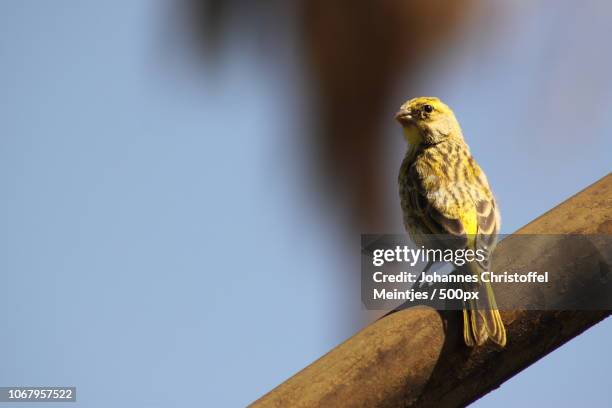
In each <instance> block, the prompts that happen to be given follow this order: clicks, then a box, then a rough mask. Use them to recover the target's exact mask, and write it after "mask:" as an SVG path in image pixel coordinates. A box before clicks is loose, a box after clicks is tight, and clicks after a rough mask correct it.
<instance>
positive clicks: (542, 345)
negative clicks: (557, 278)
mask: <svg viewBox="0 0 612 408" xmlns="http://www.w3.org/2000/svg"><path fill="white" fill-rule="evenodd" d="M517 233H518V234H612V175H610V174H609V175H607V176H606V177H604V178H603V179H601V180H600V181H598V182H597V183H595V184H594V185H592V186H590V187H588V188H587V189H585V190H584V191H582V192H580V193H578V194H577V195H575V196H574V197H572V198H570V199H569V200H567V201H566V202H564V203H562V204H560V205H559V206H557V207H556V208H554V209H553V210H551V211H549V212H547V213H546V214H544V215H542V216H541V217H539V218H537V219H536V220H534V221H533V222H531V223H529V224H528V225H526V226H525V227H523V228H521V229H520V230H519V231H517ZM577 250H579V251H587V253H588V254H589V255H588V256H577V253H576V251H577ZM516 251H517V249H516V248H515V247H514V246H513V245H512V242H509V243H508V242H506V243H504V242H502V244H500V247H499V248H498V250H497V251H496V259H498V261H496V260H495V259H494V264H495V263H496V262H499V263H500V265H505V264H504V263H507V264H508V265H509V266H510V267H512V265H513V264H514V263H520V264H523V263H525V262H534V263H535V264H536V265H535V266H536V267H534V268H533V270H537V268H538V267H546V266H549V267H550V269H554V268H555V267H558V265H568V266H567V267H566V268H565V269H563V271H564V272H562V273H563V274H564V279H563V280H562V284H561V286H558V285H549V286H548V287H545V288H537V289H533V288H530V289H529V288H528V289H520V290H524V292H523V293H520V292H517V291H516V290H514V291H513V290H512V289H511V288H508V290H507V291H505V290H503V289H502V290H501V291H498V293H499V296H500V297H503V296H522V297H524V298H525V299H526V301H532V302H534V304H536V305H537V304H538V302H541V301H542V299H547V298H550V297H551V296H565V297H568V296H569V297H572V299H573V298H575V299H581V298H583V295H582V293H583V292H584V291H586V292H588V293H589V295H588V296H589V297H592V296H598V294H599V295H601V296H605V295H606V293H610V292H606V291H601V290H598V289H597V288H601V287H602V286H603V287H608V286H609V285H612V279H611V278H612V274H611V273H610V263H609V261H610V248H609V247H604V248H598V249H594V246H593V245H591V244H590V243H585V246H584V247H583V248H578V249H576V250H571V249H570V248H567V247H566V245H564V243H563V240H561V241H558V240H557V241H554V242H547V241H544V242H543V243H542V247H537V246H536V247H534V248H533V251H532V252H531V253H530V252H521V253H516ZM542 251H545V252H546V254H547V256H540V257H538V258H537V259H536V258H534V254H538V253H542ZM589 251H590V252H589ZM581 254H584V252H581ZM530 265H531V264H530ZM530 270H531V269H530ZM578 276H579V277H580V279H578V278H577V277H578ZM586 292H584V293H586ZM609 314H610V310H605V311H538V310H515V311H505V312H502V318H503V320H504V323H505V324H506V327H507V331H508V339H509V341H508V345H507V346H506V348H505V349H503V350H500V349H497V348H495V347H493V346H484V347H477V348H473V349H469V348H467V347H465V346H464V345H463V342H462V339H461V337H460V336H459V333H460V328H459V327H460V322H459V321H458V313H457V312H453V311H447V312H438V311H436V310H434V309H431V308H427V307H412V308H408V309H404V310H399V311H397V312H396V313H392V314H390V315H388V316H386V317H385V318H383V319H381V320H379V321H377V322H375V323H373V324H371V325H370V326H368V327H366V328H365V329H363V330H361V331H360V332H359V333H357V334H356V335H354V336H353V337H351V338H350V339H348V340H347V341H345V342H344V343H343V344H341V345H339V346H338V347H336V348H335V349H333V350H332V351H330V352H329V353H328V354H326V355H325V356H323V357H321V358H320V359H319V360H317V361H315V362H314V363H313V364H311V365H310V366H308V367H307V368H305V369H304V370H302V371H301V372H299V373H298V374H296V375H295V376H293V377H291V378H290V379H289V380H287V381H286V382H284V383H283V384H281V385H280V386H278V387H277V388H275V389H274V390H272V391H271V392H269V393H268V394H266V395H265V396H263V397H262V398H261V399H259V400H258V401H256V402H254V403H253V406H254V407H288V406H291V407H319V406H325V407H333V406H341V407H365V406H367V407H417V406H418V407H458V406H464V405H466V404H468V403H470V402H472V401H474V400H475V399H477V398H479V397H481V396H482V395H484V394H486V393H487V392H489V391H491V390H493V389H495V388H496V387H498V386H499V385H500V384H501V383H502V382H504V381H505V380H507V379H508V378H510V377H512V376H513V375H515V374H516V373H518V372H519V371H521V370H523V369H525V368H526V367H528V366H529V365H531V364H533V363H534V362H535V361H537V360H538V359H540V358H542V357H543V356H545V355H546V354H548V353H550V352H551V351H553V350H555V349H556V348H557V347H559V346H561V345H562V344H564V343H565V342H567V341H568V340H570V339H572V338H573V337H575V336H577V335H579V334H580V333H582V332H583V331H584V330H586V329H588V328H589V327H591V326H592V325H594V324H595V323H597V322H599V321H600V320H602V319H604V318H605V317H607V316H608V315H609Z"/></svg>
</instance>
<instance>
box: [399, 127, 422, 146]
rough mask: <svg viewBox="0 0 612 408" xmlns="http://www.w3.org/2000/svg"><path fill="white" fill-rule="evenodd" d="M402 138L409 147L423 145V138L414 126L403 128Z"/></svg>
mask: <svg viewBox="0 0 612 408" xmlns="http://www.w3.org/2000/svg"><path fill="white" fill-rule="evenodd" d="M403 130H404V137H405V138H406V141H408V143H410V145H411V146H418V145H420V144H421V143H423V136H422V135H421V132H420V130H419V128H418V127H416V126H404V128H403Z"/></svg>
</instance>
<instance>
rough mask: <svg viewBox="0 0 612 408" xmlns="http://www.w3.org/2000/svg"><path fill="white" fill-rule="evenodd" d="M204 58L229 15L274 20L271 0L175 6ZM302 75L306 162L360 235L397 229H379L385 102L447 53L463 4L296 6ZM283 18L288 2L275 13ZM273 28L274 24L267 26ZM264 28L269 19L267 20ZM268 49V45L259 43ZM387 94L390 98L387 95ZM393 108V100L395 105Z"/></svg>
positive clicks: (193, 0)
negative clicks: (308, 81) (310, 103)
mask: <svg viewBox="0 0 612 408" xmlns="http://www.w3.org/2000/svg"><path fill="white" fill-rule="evenodd" d="M183 1H186V2H187V3H185V5H186V6H187V7H186V8H185V10H186V12H187V13H188V16H189V20H190V22H191V23H192V25H193V26H192V27H191V28H192V29H193V30H194V31H193V32H195V33H196V34H197V37H198V38H199V44H201V45H202V50H203V51H204V52H207V53H210V52H213V53H214V52H215V51H216V50H218V48H219V46H221V45H222V37H223V35H224V33H226V32H227V25H228V18H229V16H231V15H232V10H237V9H238V10H240V11H241V12H240V14H239V16H240V18H241V19H243V20H244V26H248V27H249V28H253V27H251V26H252V25H253V24H258V22H259V24H261V21H262V20H261V19H257V18H251V17H252V16H253V15H257V14H259V15H261V14H262V13H263V14H265V15H266V16H268V18H269V16H270V15H272V16H274V14H275V13H277V14H278V16H277V18H278V19H282V18H283V15H282V12H281V11H279V10H282V9H283V7H279V5H280V4H281V3H280V2H279V1H277V0H269V1H253V0H251V1H247V0H225V1H224V0H183ZM291 4H292V6H293V7H295V10H296V12H297V18H298V23H299V28H298V29H299V38H300V40H301V42H302V44H301V45H302V47H303V50H302V53H303V54H304V56H305V59H304V60H303V61H304V62H305V64H306V65H307V66H306V69H307V70H308V71H309V72H311V76H310V77H311V78H312V80H313V81H314V82H315V83H314V84H313V88H314V89H315V92H316V97H315V100H314V103H315V105H316V106H315V107H314V109H313V111H314V112H315V115H317V117H318V118H319V119H318V121H319V126H320V128H319V129H315V130H314V131H312V132H310V133H309V134H312V135H315V138H314V140H313V142H314V143H315V148H316V151H317V153H318V155H317V158H313V162H314V163H315V166H316V167H317V169H318V170H319V175H320V176H321V177H320V179H321V180H323V181H324V183H325V185H326V186H327V187H328V190H327V191H329V192H331V193H333V195H335V196H336V197H337V198H339V199H340V200H342V202H344V203H346V207H347V208H348V209H349V211H350V212H351V215H352V216H353V217H352V219H353V221H354V225H353V226H354V227H356V228H358V229H359V230H360V231H369V232H373V231H384V230H397V226H390V225H389V224H388V217H387V216H386V214H387V205H388V203H386V202H385V201H386V200H385V195H388V193H386V192H385V190H386V188H387V187H386V186H388V182H389V181H388V180H384V179H383V178H384V177H385V176H384V175H383V172H382V171H381V170H382V169H383V168H384V165H381V163H384V162H385V157H384V156H383V146H384V145H385V143H384V141H383V140H381V139H382V136H381V135H382V129H383V125H384V124H385V123H388V122H389V121H391V120H392V117H393V114H394V111H388V109H389V102H390V98H391V97H392V96H393V95H394V93H396V92H397V90H396V89H395V87H397V86H398V84H399V83H400V81H401V84H402V85H404V86H406V85H407V89H406V93H405V97H406V98H408V97H412V96H415V95H413V94H411V93H410V90H409V88H410V83H411V81H412V82H414V80H415V74H416V73H417V71H418V70H419V69H421V68H422V64H424V63H426V61H427V59H428V57H429V56H431V55H432V53H436V52H440V51H441V49H442V48H444V47H447V46H449V44H450V42H449V40H451V39H452V38H453V35H454V34H455V33H456V31H457V29H458V28H460V27H461V26H462V23H463V22H465V21H466V20H467V19H466V17H467V16H468V15H469V13H470V10H471V9H472V6H473V1H472V0H461V1H445V0H411V1H406V0H385V1H356V0H332V1H330V0H295V1H294V2H292V3H291ZM284 6H285V8H284V10H286V6H287V3H285V4H284ZM272 20H273V19H272ZM266 21H270V20H266ZM267 46H269V44H267ZM394 91H395V92H394ZM398 102H399V101H398Z"/></svg>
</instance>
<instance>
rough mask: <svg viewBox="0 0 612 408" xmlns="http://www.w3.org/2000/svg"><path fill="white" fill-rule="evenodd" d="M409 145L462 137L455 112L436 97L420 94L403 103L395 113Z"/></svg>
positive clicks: (428, 143)
mask: <svg viewBox="0 0 612 408" xmlns="http://www.w3.org/2000/svg"><path fill="white" fill-rule="evenodd" d="M395 119H396V120H397V121H398V122H399V123H400V124H401V125H402V127H403V129H404V135H405V137H406V140H408V142H409V143H410V144H411V145H414V146H419V145H425V146H426V145H434V144H437V143H440V142H443V141H445V140H447V139H449V138H453V137H458V138H462V137H463V136H462V134H461V127H460V126H459V122H457V119H456V118H455V114H454V113H453V111H452V110H451V108H449V107H448V106H447V105H446V104H445V103H444V102H442V101H441V100H439V99H438V98H433V97H426V96H422V97H419V98H414V99H411V100H409V101H408V102H406V103H404V104H403V105H402V106H401V108H400V110H399V111H398V112H397V114H396V115H395Z"/></svg>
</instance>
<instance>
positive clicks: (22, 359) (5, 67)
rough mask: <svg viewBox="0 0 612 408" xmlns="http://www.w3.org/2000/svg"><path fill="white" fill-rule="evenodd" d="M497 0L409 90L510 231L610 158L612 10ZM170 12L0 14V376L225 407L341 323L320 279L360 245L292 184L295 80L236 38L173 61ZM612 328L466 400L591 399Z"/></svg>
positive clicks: (601, 400)
mask: <svg viewBox="0 0 612 408" xmlns="http://www.w3.org/2000/svg"><path fill="white" fill-rule="evenodd" d="M553 3H554V7H553ZM498 7H499V8H500V10H502V11H503V12H501V13H497V14H495V16H496V17H493V18H491V17H490V14H485V11H486V10H485V11H483V14H482V15H478V14H475V15H474V17H473V18H474V22H473V24H471V27H473V29H471V30H468V31H466V32H465V33H464V34H463V35H464V36H465V37H464V38H460V39H458V42H457V45H456V47H455V48H454V51H453V52H452V53H450V54H445V55H444V56H439V57H438V60H437V61H434V62H433V63H432V65H431V66H432V68H431V69H429V70H427V71H426V72H423V79H422V81H421V82H420V83H421V89H419V90H418V92H419V93H421V94H431V95H437V96H440V97H441V98H443V99H444V100H446V101H447V102H448V103H449V104H450V105H451V106H453V107H454V108H455V111H456V113H457V116H458V117H459V119H460V121H461V123H462V126H463V128H464V131H465V133H466V138H467V140H468V142H469V143H470V145H471V146H472V151H473V153H474V155H475V156H476V158H477V159H478V160H479V162H480V163H481V165H482V167H483V168H484V169H485V170H486V171H487V174H488V176H489V179H490V182H491V184H492V185H493V186H494V188H495V191H496V193H497V195H498V198H499V201H500V204H501V208H502V211H503V215H504V231H505V232H512V231H514V230H515V229H517V228H518V227H520V226H521V225H523V224H525V223H526V222H528V221H530V220H531V219H533V218H534V217H536V216H538V215H540V214H541V213H542V212H544V211H546V210H548V209H549V208H551V207H552V206H554V205H555V204H557V203H559V202H561V201H563V200H564V199H566V198H567V197H569V196H570V195H572V194H573V193H575V192H577V191H578V190H580V189H582V188H583V187H585V186H586V185H588V184H590V183H592V182H594V181H596V180H597V179H599V178H600V177H602V176H604V175H605V174H607V173H608V172H609V171H610V157H611V153H612V138H611V137H610V129H612V123H611V121H612V116H611V115H610V112H611V108H612V106H611V102H610V101H612V86H611V83H610V80H609V72H612V57H611V56H612V53H609V52H604V50H607V49H609V44H607V42H606V41H607V40H606V39H607V38H612V26H610V24H609V23H608V20H609V16H610V11H611V7H610V5H608V4H607V3H606V2H604V1H601V2H595V1H587V2H583V3H581V4H580V5H578V4H576V3H573V2H569V1H567V2H552V1H547V2H530V3H527V2H520V3H519V2H499V4H498ZM167 9H168V5H167V4H166V3H165V2H162V1H149V0H132V1H129V2H115V1H107V2H100V1H78V2H77V1H66V0H56V1H53V2H43V1H33V0H4V1H3V2H1V3H0V188H1V189H2V192H3V194H2V197H3V199H2V200H0V225H1V228H0V270H1V271H2V274H1V278H2V285H1V286H2V288H3V291H2V296H0V310H2V312H0V327H3V330H2V332H1V333H2V334H1V335H0V350H1V351H0V358H1V360H2V362H3V363H2V367H1V368H0V385H2V386H8V385H33V386H38V385H41V386H42V385H58V386H60V385H74V386H77V388H78V400H79V402H78V403H77V404H76V405H75V404H71V405H70V406H86V407H109V406H115V407H123V406H125V407H133V406H147V407H166V406H195V405H198V406H243V405H245V404H247V403H248V402H251V401H253V400H254V399H256V398H258V397H259V396H261V395H262V394H263V393H265V392H266V391H268V390H270V389H271V388H273V387H274V386H275V385H277V384H278V383H280V382H281V381H283V380H284V379H286V378H287V377H289V376H290V375H292V374H293V373H295V372H296V371H298V370H299V369H301V368H303V367H304V366H305V365H307V364H308V363H310V362H312V361H313V360H315V359H316V358H318V357H319V356H320V355H322V354H323V353H325V352H326V351H328V350H329V349H331V348H332V347H334V346H335V345H336V344H338V343H339V342H341V341H342V340H343V339H345V338H347V337H348V336H350V335H351V334H352V333H353V332H354V331H355V325H354V322H355V319H356V317H355V316H357V315H358V312H359V310H360V301H359V288H358V286H356V284H355V282H353V281H351V282H348V278H349V277H351V276H353V275H351V273H348V272H347V273H344V274H342V273H341V274H339V273H338V271H339V270H342V271H355V270H357V269H356V268H358V267H359V266H358V265H359V253H358V250H359V249H358V246H355V247H354V248H353V247H350V246H348V245H346V242H351V241H350V239H351V237H347V236H346V229H345V228H344V225H343V221H342V216H341V214H337V213H335V212H334V210H333V209H323V208H321V204H320V203H319V202H318V201H317V200H314V199H312V197H311V195H312V192H311V191H309V189H308V188H306V187H305V185H307V184H308V182H307V181H306V178H307V176H308V174H307V173H308V171H309V170H308V169H309V168H308V165H307V163H306V162H305V161H306V159H305V156H304V154H303V142H302V139H301V135H300V132H299V131H298V129H299V127H300V126H301V124H302V118H301V117H300V115H299V109H296V106H297V107H299V104H296V103H295V102H294V101H292V98H293V96H292V95H293V94H295V93H296V92H300V91H301V88H302V87H303V86H304V84H303V83H302V82H301V81H300V80H299V78H300V75H299V74H300V73H299V71H298V69H297V68H296V67H295V66H293V65H292V64H291V63H286V64H284V65H282V67H281V68H279V66H278V65H275V64H273V63H272V62H271V61H265V60H263V59H262V58H260V57H259V56H258V55H257V50H256V49H255V48H254V47H253V46H252V44H251V43H250V42H249V39H248V38H244V37H241V36H240V35H238V34H237V35H233V36H230V39H229V41H228V44H227V48H226V50H225V51H224V52H223V53H222V56H221V58H220V60H219V61H217V63H216V66H215V67H210V66H208V67H207V66H203V65H196V64H195V63H194V64H190V63H185V62H184V61H182V62H181V56H183V57H184V55H183V52H182V51H181V50H180V49H179V50H175V49H173V47H174V46H173V45H172V43H167V44H166V45H163V41H160V38H161V37H163V35H164V33H165V30H167V29H168V27H166V25H165V24H164V17H165V15H166V14H165V13H167ZM482 30H487V32H488V35H486V36H483V35H482ZM160 44H161V45H160ZM285 47H287V48H288V49H290V48H291V47H292V39H291V38H289V39H287V44H285ZM187 59H188V58H187ZM408 96H413V95H405V94H404V93H403V92H402V90H401V88H400V89H398V95H397V101H394V102H393V105H390V106H389V112H395V110H396V108H397V106H399V103H400V102H401V101H402V100H403V99H406V98H407V97H408ZM396 102H397V103H396ZM236 112H239V115H238V116H237V115H236ZM398 132H399V130H398V129H397V128H396V126H395V124H394V123H391V122H390V123H389V128H388V131H387V133H388V139H389V157H390V163H389V169H388V171H389V175H390V176H389V179H390V183H389V194H390V195H393V196H395V195H396V194H397V193H396V191H395V186H394V185H393V182H394V180H395V172H396V171H397V168H398V166H399V162H400V161H401V156H402V155H403V149H404V146H403V144H402V141H401V137H400V136H399V133H398ZM397 208H398V213H397V215H396V216H397V219H398V225H401V224H400V221H399V220H400V214H399V205H398V206H397ZM354 242H356V243H357V244H356V245H358V242H359V238H358V237H355V238H354ZM339 243H341V244H339ZM354 276H357V275H354ZM346 288H348V289H346ZM611 334H612V323H611V322H610V321H609V320H608V321H605V322H603V323H601V324H599V325H598V326H596V327H594V328H593V329H591V330H589V331H588V332H587V333H585V334H583V335H581V336H580V337H578V338H577V339H575V340H573V341H572V342H570V343H569V344H568V345H566V346H564V347H562V348H561V349H559V350H557V351H555V352H554V353H553V354H551V355H549V356H547V357H546V358H544V359H543V360H541V361H540V362H538V363H536V364H535V365H534V366H532V367H530V368H529V369H527V370H526V371H525V372H523V373H522V374H520V375H518V376H516V377H514V378H512V379H511V380H510V381H508V382H507V383H505V384H504V385H502V387H501V388H499V389H498V390H496V391H495V392H494V393H492V394H490V395H489V396H486V397H485V398H483V399H481V400H480V401H478V402H477V403H476V404H474V406H478V407H505V406H508V407H510V406H518V405H521V404H522V405H525V406H536V405H543V406H558V407H573V406H586V405H590V406H597V407H599V406H608V405H610V401H611V400H612V391H611V390H612V387H611V385H612V384H611V383H610V377H609V373H608V372H607V368H608V367H609V366H610V365H611V363H612V358H611V357H610V353H609V350H608V348H609V340H610V335H611ZM604 370H605V371H604ZM23 406H24V407H26V406H28V405H27V404H24V405H23ZM33 406H35V405H33ZM36 406H37V405H36Z"/></svg>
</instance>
